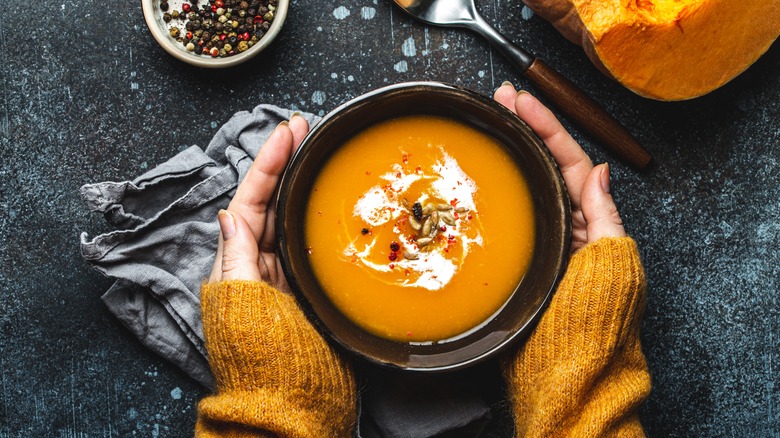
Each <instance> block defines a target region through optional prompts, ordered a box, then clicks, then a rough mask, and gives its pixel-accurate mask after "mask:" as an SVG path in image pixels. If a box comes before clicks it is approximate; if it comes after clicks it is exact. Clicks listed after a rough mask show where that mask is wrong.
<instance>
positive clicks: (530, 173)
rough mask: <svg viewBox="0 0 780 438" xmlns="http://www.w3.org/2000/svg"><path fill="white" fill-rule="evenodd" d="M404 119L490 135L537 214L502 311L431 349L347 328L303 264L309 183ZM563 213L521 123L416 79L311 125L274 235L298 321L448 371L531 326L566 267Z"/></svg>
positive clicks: (289, 175)
mask: <svg viewBox="0 0 780 438" xmlns="http://www.w3.org/2000/svg"><path fill="white" fill-rule="evenodd" d="M411 114H427V115H436V116H442V117H447V118H451V119H454V120H457V121H460V122H462V123H465V124H468V125H471V126H472V127H475V128H477V129H480V130H482V131H483V132H485V133H487V134H488V135H490V136H492V137H493V138H495V139H496V140H497V141H498V142H499V143H500V144H502V145H503V146H504V147H505V148H506V151H507V152H508V153H509V155H510V156H511V157H512V158H513V159H514V160H515V162H516V163H517V166H518V167H519V168H520V169H521V170H522V172H523V174H524V176H525V177H526V180H527V181H528V184H529V187H530V189H531V192H532V195H533V200H534V210H535V214H536V226H537V232H536V245H535V250H534V251H535V254H534V257H533V260H532V261H531V265H530V268H529V271H528V273H527V274H526V276H525V277H524V278H523V279H522V281H521V282H520V283H519V284H518V285H517V288H516V289H515V291H514V293H513V294H512V296H511V297H510V298H509V300H508V301H507V302H506V303H505V304H504V306H503V308H501V309H500V310H499V311H497V312H496V313H495V314H494V315H493V316H492V317H491V318H490V320H488V321H486V322H484V323H483V324H482V325H480V326H479V327H477V328H475V329H473V330H471V331H470V332H468V333H467V334H465V335H460V336H458V337H455V338H452V339H450V340H443V341H438V342H433V343H431V342H428V343H414V342H412V343H410V342H396V341H389V340H387V339H383V338H380V337H377V336H374V335H372V334H370V333H368V332H366V331H364V330H363V329H361V328H360V327H358V326H357V325H355V324H354V323H352V322H351V321H350V320H349V319H348V318H347V317H345V316H344V315H343V314H342V313H341V312H339V310H338V309H337V308H336V307H335V306H334V305H333V304H332V303H331V302H330V300H329V299H328V297H327V296H326V294H325V293H324V292H323V290H322V288H321V287H320V284H319V283H318V281H317V277H316V276H315V275H314V272H313V270H312V268H311V266H310V265H309V259H308V256H307V254H306V247H307V245H306V242H305V240H304V235H305V234H304V226H305V224H304V222H305V214H304V213H303V212H305V211H306V204H307V201H308V197H309V192H310V190H311V187H312V184H313V181H314V179H315V177H316V175H317V173H318V172H319V171H320V168H321V166H322V165H323V163H325V162H326V161H327V160H328V157H329V156H330V155H331V154H332V153H333V152H334V151H335V150H336V149H338V148H339V147H340V146H341V145H342V144H344V143H345V142H346V141H347V140H348V139H350V138H352V137H353V136H354V135H355V134H357V133H358V132H360V131H362V130H364V129H365V128H367V127H369V126H371V125H373V124H375V123H377V122H380V121H383V120H386V119H390V118H394V117H399V116H406V115H411ZM569 213H570V212H569V198H568V194H567V192H566V187H565V185H564V182H563V178H562V177H561V174H560V172H559V171H558V167H557V165H556V164H555V161H553V158H552V156H550V154H549V152H548V150H547V148H546V147H545V146H544V144H543V143H542V141H541V140H540V139H539V138H538V137H537V136H536V135H535V134H534V133H533V131H531V129H530V128H529V127H528V126H527V125H526V124H525V123H524V122H523V121H522V120H520V118H518V117H517V116H516V115H515V114H513V113H512V112H510V111H509V110H507V109H506V108H504V107H503V106H501V105H500V104H498V103H496V102H494V101H493V100H491V99H488V98H486V97H484V96H482V95H479V94H476V93H474V92H472V91H468V90H465V89H462V88H457V87H453V86H450V85H445V84H440V83H431V82H415V83H404V84H398V85H392V86H389V87H385V88H381V89H379V90H376V91H372V92H370V93H368V94H365V95H363V96H360V97H357V98H355V99H353V100H351V101H349V102H347V103H345V104H344V105H341V106H340V107H338V108H336V109H335V110H334V111H333V112H331V113H330V114H328V115H327V116H325V118H323V119H322V120H321V121H320V122H319V123H318V124H317V125H316V126H314V128H313V129H312V130H311V132H309V134H308V136H307V137H306V138H305V139H304V141H303V143H302V145H301V147H300V149H298V152H297V153H296V154H295V156H294V157H293V159H292V161H291V163H290V165H289V167H288V168H287V170H286V172H285V174H284V176H283V177H282V181H281V187H280V189H279V197H278V204H277V218H276V237H277V240H278V242H279V251H280V257H281V260H282V266H283V269H284V272H285V275H286V276H287V279H288V280H289V284H290V287H291V288H292V290H293V291H294V293H295V294H296V296H297V298H298V301H299V303H300V304H301V306H302V307H303V309H304V312H305V313H306V315H307V316H308V317H309V319H310V320H311V321H312V323H313V324H314V326H315V327H316V328H317V329H318V330H319V331H320V332H321V333H323V334H324V335H325V336H326V337H329V338H330V339H332V340H333V341H335V342H336V343H337V344H338V345H340V346H341V347H343V348H344V349H346V350H348V351H350V352H352V353H354V354H356V355H357V356H359V357H362V358H364V359H366V360H368V361H370V362H374V363H378V364H382V365H387V366H391V367H397V368H400V369H405V370H415V371H448V370H456V369H460V368H463V367H466V366H469V365H472V364H474V363H477V362H479V361H482V360H484V359H487V358H488V357H491V356H493V355H495V354H496V353H498V352H499V351H500V350H501V349H502V348H504V347H506V346H508V345H510V344H512V343H513V342H514V341H517V340H518V339H521V338H523V337H524V336H526V335H527V334H528V333H529V331H530V330H532V329H533V327H534V325H535V322H536V320H537V319H538V318H539V317H540V316H541V314H542V312H543V310H544V308H545V306H546V304H547V302H548V301H549V299H550V297H551V295H552V293H553V292H554V291H555V288H556V286H557V284H558V281H559V280H560V279H561V277H562V276H563V274H564V271H565V270H566V266H567V262H568V258H569V249H570V240H571V221H570V215H569Z"/></svg>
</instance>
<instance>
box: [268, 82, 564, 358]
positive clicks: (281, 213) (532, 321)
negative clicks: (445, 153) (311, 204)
mask: <svg viewBox="0 0 780 438" xmlns="http://www.w3.org/2000/svg"><path fill="white" fill-rule="evenodd" d="M407 89H411V90H413V89H418V90H421V91H422V90H424V91H429V92H433V93H436V92H444V93H447V92H449V93H453V92H454V93H456V94H461V95H464V96H468V97H469V98H472V99H475V100H477V101H479V103H480V104H482V105H488V106H490V107H492V109H493V110H498V111H504V112H505V113H504V114H506V116H507V117H509V118H511V119H512V120H513V122H519V123H520V125H522V127H524V129H525V130H526V131H527V134H529V135H530V136H532V137H533V138H535V139H536V141H535V143H536V144H535V145H532V146H531V147H534V148H537V149H538V151H537V152H540V158H541V159H542V160H543V161H544V164H545V165H548V166H550V168H551V169H552V170H553V172H552V173H553V175H552V180H553V181H552V183H553V184H554V186H555V191H556V192H557V193H559V194H560V195H561V199H560V202H561V204H562V205H561V208H562V212H561V213H562V214H563V220H562V222H563V232H562V237H561V238H562V242H561V243H562V244H561V248H560V250H559V251H558V252H557V253H556V254H555V255H556V261H557V267H558V268H557V270H556V271H555V278H554V280H553V282H552V284H550V285H549V288H547V291H546V292H545V293H544V297H543V299H542V301H541V304H540V305H539V306H538V308H536V309H535V310H534V311H533V313H532V315H531V316H530V317H529V318H528V319H527V321H526V322H525V323H524V324H522V326H521V327H519V328H518V329H517V330H515V331H513V332H512V333H511V334H509V335H508V336H506V337H505V338H504V339H503V340H502V341H501V342H498V343H496V344H495V345H493V346H492V347H490V348H489V349H488V350H486V351H483V352H482V353H480V354H477V355H473V356H472V357H470V358H468V359H465V360H460V361H458V362H454V363H450V364H447V365H439V366H433V367H428V366H422V367H421V366H408V365H404V364H400V363H396V362H392V361H385V360H380V359H378V358H376V357H373V356H371V355H369V354H366V353H365V352H364V351H361V350H360V349H358V348H356V347H355V346H353V345H351V344H349V343H348V342H346V341H345V340H344V339H342V337H341V336H339V335H338V334H337V333H336V332H334V330H332V329H331V327H329V326H328V325H327V324H326V323H325V322H324V321H323V320H322V319H321V318H320V316H319V315H318V314H317V312H316V310H315V309H314V307H313V304H312V303H311V302H310V301H309V299H308V298H307V296H306V293H305V292H304V291H303V288H302V286H301V285H300V284H299V280H298V279H297V278H296V277H295V276H294V275H292V272H293V267H292V259H291V255H290V251H289V247H288V246H289V244H288V239H287V238H286V236H285V221H286V217H287V212H286V210H287V206H288V203H289V202H288V201H289V200H290V199H289V198H290V196H287V195H288V193H289V191H290V190H289V188H290V187H289V186H290V184H292V182H293V181H294V180H295V176H296V174H297V172H298V170H299V168H300V167H301V165H302V163H303V159H302V156H304V155H305V154H306V153H307V149H308V147H307V143H308V141H309V140H310V139H311V138H313V137H315V136H316V135H317V133H318V132H319V131H320V130H322V129H323V127H326V126H328V122H329V121H330V120H332V119H333V118H336V117H338V116H340V115H341V114H342V113H343V112H345V111H347V110H349V109H350V108H352V107H353V106H354V105H356V104H360V103H361V102H363V101H366V100H369V99H377V98H381V97H382V96H385V95H388V94H392V93H397V92H399V91H404V90H407ZM390 118H392V117H388V119H390ZM369 126H370V125H369ZM539 145H542V146H541V147H539ZM315 177H316V176H315ZM313 178H314V177H312V179H313ZM276 207H277V208H276V220H275V234H276V241H277V254H278V256H279V258H280V260H281V264H282V269H283V271H284V273H285V276H286V277H287V281H288V284H289V286H290V289H291V290H292V291H293V294H294V295H295V297H296V300H297V302H298V304H299V305H300V306H301V308H302V310H303V312H304V314H305V315H306V317H307V319H308V320H309V321H310V322H311V323H312V325H313V326H314V327H315V328H316V329H317V330H318V331H319V332H320V333H321V334H322V335H323V337H324V338H325V339H327V340H329V341H330V343H331V344H332V345H335V346H336V347H338V348H340V349H342V350H344V351H346V352H348V353H350V354H352V355H353V356H355V357H357V358H359V359H361V360H363V361H366V362H368V363H372V364H376V365H380V366H382V367H387V368H392V369H398V370H403V371H411V372H425V373H441V372H450V371H457V370H461V369H464V368H467V367H470V366H472V365H475V364H478V363H481V362H483V361H485V360H487V359H489V358H492V357H494V356H495V355H496V354H498V353H499V352H500V351H502V350H504V349H505V348H506V347H507V346H509V345H510V344H513V343H515V342H517V341H519V340H521V339H523V338H525V337H527V336H528V335H529V334H530V329H531V328H532V327H534V326H535V325H536V323H537V322H538V320H539V319H540V318H541V316H542V314H543V313H544V311H545V309H546V308H547V306H548V305H549V302H550V300H551V298H552V295H553V294H554V292H555V290H556V289H557V287H558V284H559V283H560V281H561V280H562V278H563V276H564V274H565V272H566V269H567V267H568V262H569V252H570V248H571V203H570V199H569V196H568V191H567V189H566V186H565V182H564V180H563V176H562V174H561V173H560V169H559V167H558V165H557V163H556V162H555V160H554V158H553V157H552V154H551V153H550V151H549V149H547V148H546V147H544V142H543V141H542V140H541V139H540V138H539V137H538V135H537V134H536V133H535V132H534V131H533V130H532V129H531V128H530V127H529V126H528V124H526V123H525V122H524V121H523V120H522V119H520V118H519V117H518V116H517V115H516V114H514V113H513V112H512V111H510V110H509V109H508V108H505V107H504V106H503V105H501V104H499V103H497V102H495V101H494V100H493V99H489V98H488V97H486V96H484V95H482V94H479V93H477V92H475V91H472V90H469V89H467V88H464V87H460V86H456V85H452V84H447V83H443V82H434V81H416V82H402V83H397V84H393V85H388V86H384V87H381V88H378V89H375V90H372V91H369V92H367V93H365V94H362V95H360V96H357V97H355V98H352V99H350V100H348V101H347V102H345V103H343V104H341V105H339V106H337V107H336V108H335V109H333V110H332V111H330V112H329V113H328V114H326V115H325V116H324V117H323V118H321V119H320V120H319V122H317V123H316V124H315V125H314V126H313V127H312V128H311V129H310V131H309V133H308V134H307V135H306V137H305V138H304V139H303V141H302V142H301V145H300V147H299V148H298V150H297V151H296V152H295V153H294V154H293V156H292V157H291V159H290V162H289V163H288V165H287V168H286V169H285V171H284V173H283V175H282V177H281V178H280V181H279V189H278V192H277V195H276ZM320 289H321V288H320ZM321 293H323V294H324V291H321ZM513 295H514V293H513V294H512V295H510V298H509V299H507V301H506V302H505V304H504V305H502V307H500V308H499V309H498V310H496V312H495V313H494V314H493V315H492V316H490V317H489V318H488V320H487V321H490V320H491V319H493V318H495V317H496V315H498V314H499V313H500V312H501V311H502V310H503V308H504V307H505V306H506V304H507V303H508V302H509V301H510V300H511V299H512V296H513ZM343 317H344V318H345V319H347V320H348V318H347V317H346V316H343ZM353 324H354V323H353ZM483 324H485V323H484V322H483ZM478 327H479V326H478ZM360 330H362V329H360ZM363 332H364V333H365V334H366V335H367V336H369V337H374V338H377V339H382V338H379V337H377V336H375V335H372V334H370V333H368V332H365V331H364V330H363ZM383 341H384V342H390V343H393V344H398V345H412V344H411V343H403V342H398V341H387V340H386V339H385V340H383Z"/></svg>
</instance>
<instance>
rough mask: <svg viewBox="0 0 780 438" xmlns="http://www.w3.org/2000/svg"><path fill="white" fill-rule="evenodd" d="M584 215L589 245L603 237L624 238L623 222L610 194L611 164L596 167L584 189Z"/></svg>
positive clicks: (589, 175)
mask: <svg viewBox="0 0 780 438" xmlns="http://www.w3.org/2000/svg"><path fill="white" fill-rule="evenodd" d="M582 214H583V216H585V226H586V228H587V234H588V243H592V242H595V241H597V240H599V239H600V238H602V237H623V236H625V235H626V231H625V230H624V229H623V220H622V219H620V213H618V210H617V206H615V202H614V201H613V200H612V195H610V193H609V164H607V163H604V164H601V165H599V166H596V167H594V168H593V169H592V170H591V171H590V173H589V174H588V176H587V178H586V179H585V184H584V187H583V189H582Z"/></svg>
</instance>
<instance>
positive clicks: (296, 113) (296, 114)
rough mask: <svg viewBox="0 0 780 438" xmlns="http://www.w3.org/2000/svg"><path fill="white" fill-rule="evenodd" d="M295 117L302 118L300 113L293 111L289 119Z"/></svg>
mask: <svg viewBox="0 0 780 438" xmlns="http://www.w3.org/2000/svg"><path fill="white" fill-rule="evenodd" d="M295 116H298V117H303V116H302V115H301V113H299V112H298V111H293V113H292V115H291V116H290V119H292V118H293V117H295Z"/></svg>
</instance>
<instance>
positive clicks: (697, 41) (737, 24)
mask: <svg viewBox="0 0 780 438" xmlns="http://www.w3.org/2000/svg"><path fill="white" fill-rule="evenodd" d="M525 3H526V4H527V5H528V7H529V8H531V9H532V10H533V11H534V12H535V13H537V14H539V15H540V16H541V17H542V18H544V19H546V20H548V21H550V22H551V23H552V24H553V25H554V26H555V27H556V28H557V29H558V30H559V31H560V32H561V33H562V34H563V35H564V36H565V37H566V38H568V39H569V40H571V41H572V42H574V43H577V44H579V45H581V46H582V47H583V49H585V52H586V54H587V55H588V57H589V58H590V59H591V61H592V62H593V63H594V64H595V65H597V66H598V67H599V68H600V69H602V71H604V72H605V73H607V74H609V75H610V76H612V77H614V78H615V79H616V80H618V81H619V82H620V83H621V84H623V85H624V86H625V87H627V88H628V89H630V90H632V91H633V92H635V93H637V94H639V95H641V96H645V97H650V98H653V99H658V100H684V99H691V98H694V97H697V96H701V95H703V94H706V93H708V92H710V91H712V90H714V89H716V88H718V87H720V86H721V85H723V84H725V83H726V82H728V81H730V80H731V79H733V78H734V77H735V76H737V75H738V74H740V73H741V72H742V71H744V70H745V69H747V68H748V67H749V66H750V65H751V64H752V63H753V62H755V61H756V59H758V58H759V57H760V56H761V55H762V54H763V53H764V52H766V51H767V50H768V49H769V47H770V46H771V45H772V42H773V41H774V40H775V39H777V37H778V34H780V6H779V5H778V3H777V2H776V1H774V0H525Z"/></svg>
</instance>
